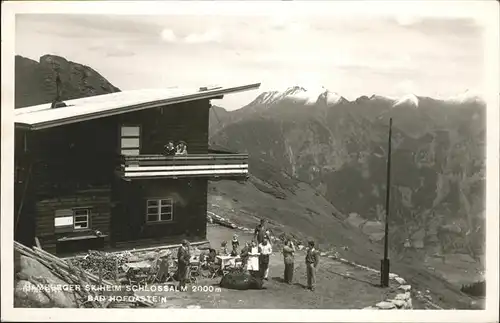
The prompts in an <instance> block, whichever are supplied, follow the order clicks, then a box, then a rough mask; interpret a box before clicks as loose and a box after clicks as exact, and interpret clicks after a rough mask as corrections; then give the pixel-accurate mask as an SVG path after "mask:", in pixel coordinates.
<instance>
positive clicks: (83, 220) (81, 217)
mask: <svg viewBox="0 0 500 323" xmlns="http://www.w3.org/2000/svg"><path fill="white" fill-rule="evenodd" d="M89 213H90V211H89V209H75V210H73V228H74V229H76V230H81V229H88V228H89Z"/></svg>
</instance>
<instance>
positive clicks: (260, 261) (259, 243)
mask: <svg viewBox="0 0 500 323" xmlns="http://www.w3.org/2000/svg"><path fill="white" fill-rule="evenodd" d="M231 244H232V251H231V253H230V254H231V256H237V255H238V254H239V255H240V257H241V260H242V266H243V268H245V270H248V271H249V272H250V273H251V274H252V275H254V276H256V277H259V278H261V279H264V280H268V277H269V258H270V255H271V254H272V252H273V248H272V244H271V239H270V234H269V230H268V229H267V228H266V223H265V220H264V219H262V220H261V221H260V223H259V225H257V227H256V228H255V231H254V237H253V240H252V241H250V242H246V243H245V246H244V247H243V248H242V249H241V252H238V248H239V245H240V243H239V241H238V236H237V235H234V236H233V240H232V241H231ZM295 251H296V250H295V245H294V243H293V241H292V239H289V238H287V239H286V240H285V241H284V245H283V249H282V254H283V260H284V264H285V270H284V281H285V283H287V284H291V283H292V281H293V273H294V270H295V268H294V263H295ZM222 252H226V253H227V244H223V251H222ZM305 263H306V273H307V288H308V289H310V290H314V285H315V282H316V268H317V266H318V264H319V252H318V251H317V250H316V248H315V243H314V241H309V243H308V248H307V251H306V257H305Z"/></svg>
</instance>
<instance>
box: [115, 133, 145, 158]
mask: <svg viewBox="0 0 500 323" xmlns="http://www.w3.org/2000/svg"><path fill="white" fill-rule="evenodd" d="M140 134H141V127H139V126H122V127H121V133H120V148H121V154H122V155H129V156H130V155H132V156H134V155H139V153H140V149H141V142H140Z"/></svg>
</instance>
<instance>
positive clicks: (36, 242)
mask: <svg viewBox="0 0 500 323" xmlns="http://www.w3.org/2000/svg"><path fill="white" fill-rule="evenodd" d="M35 245H36V246H37V247H38V248H40V249H42V245H41V244H40V240H38V237H35Z"/></svg>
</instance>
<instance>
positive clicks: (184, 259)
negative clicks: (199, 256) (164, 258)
mask: <svg viewBox="0 0 500 323" xmlns="http://www.w3.org/2000/svg"><path fill="white" fill-rule="evenodd" d="M190 260H191V254H190V252H189V241H187V240H182V245H181V246H180V247H179V250H178V251H177V272H178V275H179V289H180V288H182V287H186V280H187V278H188V277H187V275H188V268H189V262H190Z"/></svg>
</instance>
